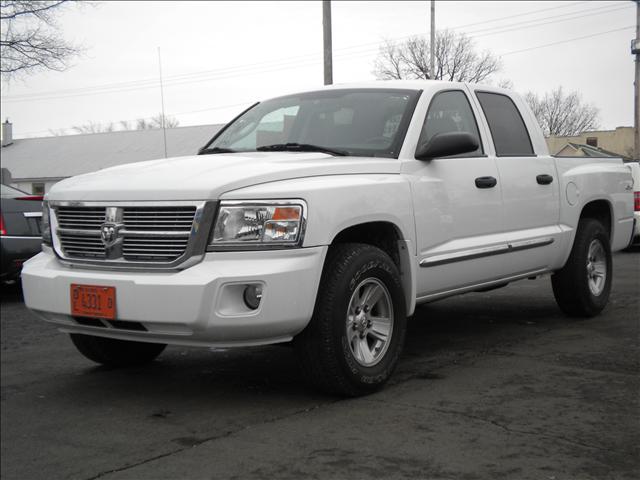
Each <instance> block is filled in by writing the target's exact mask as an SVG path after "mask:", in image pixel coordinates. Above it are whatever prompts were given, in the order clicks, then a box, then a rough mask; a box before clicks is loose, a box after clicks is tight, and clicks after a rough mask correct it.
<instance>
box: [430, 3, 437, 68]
mask: <svg viewBox="0 0 640 480" xmlns="http://www.w3.org/2000/svg"><path fill="white" fill-rule="evenodd" d="M430 47H431V53H430V55H429V78H430V79H431V80H433V77H434V74H435V69H434V65H435V59H434V53H435V51H436V0H431V45H430Z"/></svg>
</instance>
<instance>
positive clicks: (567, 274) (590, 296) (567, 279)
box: [551, 218, 613, 317]
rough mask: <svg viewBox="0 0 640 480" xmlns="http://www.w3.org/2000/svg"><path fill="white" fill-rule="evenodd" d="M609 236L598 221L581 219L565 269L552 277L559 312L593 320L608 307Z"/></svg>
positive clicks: (609, 286) (610, 267) (609, 287)
mask: <svg viewBox="0 0 640 480" xmlns="http://www.w3.org/2000/svg"><path fill="white" fill-rule="evenodd" d="M612 273H613V272H612V263H611V247H610V245H609V235H608V233H607V231H606V229H605V227H604V226H603V225H602V223H600V222H599V221H598V220H595V219H592V218H585V219H581V220H580V223H579V224H578V230H577V232H576V238H575V241H574V242H573V248H572V250H571V254H570V255H569V260H567V263H566V264H565V266H564V267H563V268H562V269H561V270H559V271H558V272H556V273H555V274H554V275H553V276H552V277H551V284H552V286H553V294H554V296H555V298H556V302H557V303H558V306H559V307H560V309H561V310H562V311H563V312H564V313H566V314H567V315H570V316H573V317H592V316H594V315H597V314H598V313H600V312H601V311H602V310H603V309H604V307H605V306H606V305H607V302H608V300H609V293H610V292H611V277H612Z"/></svg>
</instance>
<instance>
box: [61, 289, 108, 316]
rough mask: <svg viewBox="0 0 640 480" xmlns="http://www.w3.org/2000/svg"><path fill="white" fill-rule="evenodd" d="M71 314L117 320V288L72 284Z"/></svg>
mask: <svg viewBox="0 0 640 480" xmlns="http://www.w3.org/2000/svg"><path fill="white" fill-rule="evenodd" d="M71 315H73V316H74V317H93V318H106V319H108V320H115V318H116V288H115V287H103V286H100V285H77V284H75V283H73V284H71Z"/></svg>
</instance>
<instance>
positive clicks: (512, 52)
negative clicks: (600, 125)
mask: <svg viewBox="0 0 640 480" xmlns="http://www.w3.org/2000/svg"><path fill="white" fill-rule="evenodd" d="M631 28H635V26H633V25H630V26H627V27H620V28H615V29H611V30H606V31H603V32H597V33H593V34H590V35H583V36H580V37H574V38H568V39H566V40H560V41H557V42H552V43H546V44H543V45H536V46H534V47H529V48H523V49H520V50H512V51H510V52H505V53H502V54H498V55H499V56H500V57H505V56H507V55H514V54H517V53H522V52H528V51H531V50H537V49H540V48H546V47H550V46H554V45H559V44H563V43H570V42H575V41H579V40H584V39H587V38H592V37H598V36H601V35H606V34H609V33H614V32H620V31H623V30H628V29H631ZM251 101H252V100H250V101H246V102H242V103H235V104H231V105H220V106H217V107H210V108H204V109H199V110H190V111H186V112H177V113H173V114H171V115H172V116H180V115H188V114H191V113H201V112H208V111H213V110H223V109H225V108H233V107H239V106H246V105H248V104H250V103H251ZM151 118H153V117H146V118H144V119H145V120H147V119H151ZM135 120H138V118H136V119H129V120H123V121H124V122H132V121H135ZM106 123H114V122H106ZM70 128H73V127H67V128H63V129H62V130H68V129H70ZM51 130H53V129H48V130H38V131H35V132H25V133H20V134H19V135H22V136H27V135H34V134H38V133H48V132H50V131H51ZM16 135H18V133H16Z"/></svg>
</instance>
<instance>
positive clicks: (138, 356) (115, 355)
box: [69, 333, 166, 367]
mask: <svg viewBox="0 0 640 480" xmlns="http://www.w3.org/2000/svg"><path fill="white" fill-rule="evenodd" d="M69 336H70V337H71V341H72V342H73V344H74V345H75V347H76V348H77V349H78V351H79V352H80V353H81V354H82V355H84V356H85V357H87V358H88V359H89V360H93V361H94V362H96V363H100V364H102V365H106V366H108V367H131V366H135V365H143V364H145V363H149V362H151V361H152V360H154V359H155V358H156V357H157V356H158V355H160V354H161V353H162V351H163V350H164V349H165V348H166V345H165V344H162V343H147V342H132V341H129V340H116V339H114V338H105V337H95V336H93V335H82V334H79V333H71V334H70V335H69Z"/></svg>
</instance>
